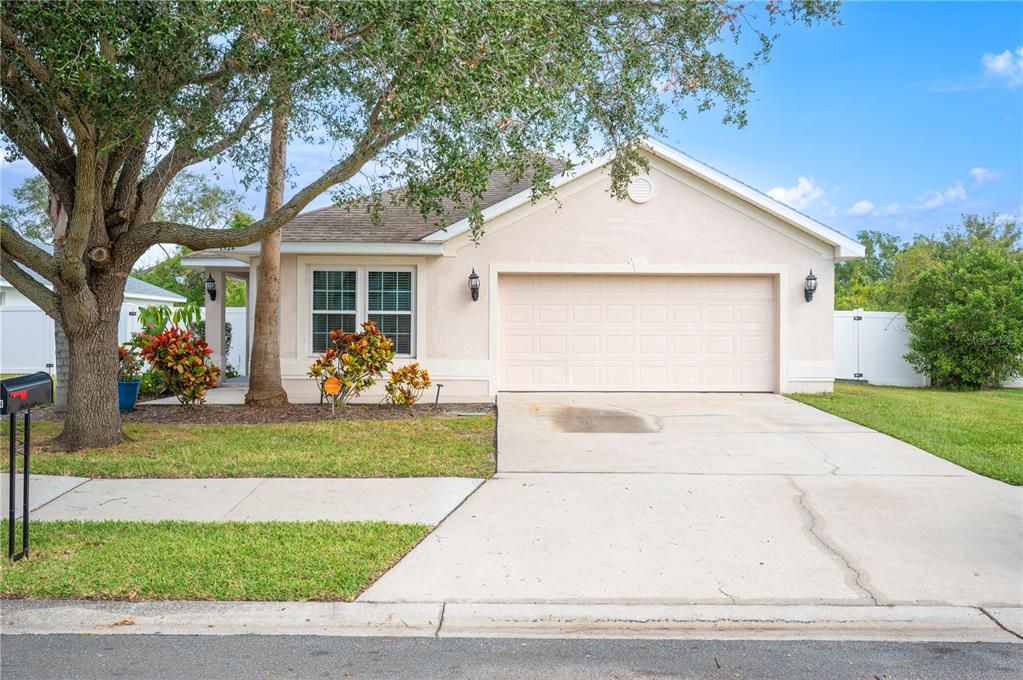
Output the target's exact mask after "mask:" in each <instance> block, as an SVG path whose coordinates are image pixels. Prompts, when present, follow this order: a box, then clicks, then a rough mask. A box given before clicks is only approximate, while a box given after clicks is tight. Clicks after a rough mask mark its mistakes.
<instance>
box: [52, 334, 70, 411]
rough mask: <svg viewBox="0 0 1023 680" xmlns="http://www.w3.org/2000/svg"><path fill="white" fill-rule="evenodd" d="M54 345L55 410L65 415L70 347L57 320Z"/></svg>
mask: <svg viewBox="0 0 1023 680" xmlns="http://www.w3.org/2000/svg"><path fill="white" fill-rule="evenodd" d="M53 345H54V349H55V351H54V357H53V361H54V363H55V364H56V365H55V366H54V367H53V371H54V374H55V375H54V385H53V410H54V411H56V412H58V413H63V412H64V411H66V410H67V386H68V345H67V336H66V335H65V334H64V327H63V326H61V325H60V321H58V320H56V319H55V320H54V322H53Z"/></svg>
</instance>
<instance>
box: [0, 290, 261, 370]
mask: <svg viewBox="0 0 1023 680" xmlns="http://www.w3.org/2000/svg"><path fill="white" fill-rule="evenodd" d="M140 306H141V305H137V304H134V303H131V302H125V303H124V304H123V305H122V306H121V319H120V321H119V322H118V324H117V339H118V342H121V343H123V342H126V341H127V340H128V339H129V338H130V337H131V336H132V334H133V333H136V332H138V330H139V321H138V311H139V307H140ZM225 311H226V315H227V321H228V323H230V324H231V330H232V334H233V336H234V337H233V338H232V341H231V352H230V354H229V355H228V357H229V360H230V362H231V365H232V366H234V367H235V368H237V369H238V370H239V371H240V372H241V373H242V374H245V373H246V368H247V367H248V363H247V359H246V357H247V356H248V353H247V348H246V342H247V340H248V338H247V334H246V332H245V308H244V307H228V308H227V309H226V310H225ZM55 354H56V348H55V345H54V339H53V319H51V318H50V317H48V316H47V315H46V313H45V312H43V310H41V309H39V308H38V307H36V306H35V305H25V306H14V305H5V306H3V307H0V373H5V374H7V373H32V372H34V371H47V372H50V373H52V372H53V367H54V363H55Z"/></svg>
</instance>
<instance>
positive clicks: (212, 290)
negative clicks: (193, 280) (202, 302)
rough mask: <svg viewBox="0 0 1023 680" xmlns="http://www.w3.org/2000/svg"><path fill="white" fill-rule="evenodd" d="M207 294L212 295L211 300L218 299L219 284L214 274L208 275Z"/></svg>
mask: <svg viewBox="0 0 1023 680" xmlns="http://www.w3.org/2000/svg"><path fill="white" fill-rule="evenodd" d="M206 292H207V293H209V294H210V300H216V299H217V282H216V281H214V280H213V274H207V275H206Z"/></svg>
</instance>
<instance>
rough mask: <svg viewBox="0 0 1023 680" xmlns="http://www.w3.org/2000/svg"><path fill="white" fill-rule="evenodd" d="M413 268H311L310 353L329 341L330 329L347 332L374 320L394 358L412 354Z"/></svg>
mask: <svg viewBox="0 0 1023 680" xmlns="http://www.w3.org/2000/svg"><path fill="white" fill-rule="evenodd" d="M415 278H416V277H415V268H414V267H384V266H379V267H374V266H372V265H370V266H365V267H362V266H360V267H344V266H341V267H335V268H315V269H313V271H312V307H311V309H312V334H311V337H312V352H313V354H321V353H323V352H325V351H326V350H327V347H328V346H329V345H330V331H333V330H339V329H340V330H344V331H345V332H346V333H352V332H354V331H356V330H358V329H359V327H360V325H361V324H362V323H363V322H364V321H374V322H376V325H377V328H379V329H380V330H381V331H382V332H383V333H384V335H386V336H387V337H389V338H390V339H391V340H392V341H394V350H395V352H396V353H397V354H398V355H399V356H415V354H416V337H415V309H416V307H415Z"/></svg>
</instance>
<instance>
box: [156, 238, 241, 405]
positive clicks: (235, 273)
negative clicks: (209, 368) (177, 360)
mask: <svg viewBox="0 0 1023 680" xmlns="http://www.w3.org/2000/svg"><path fill="white" fill-rule="evenodd" d="M248 258H249V256H248V255H241V254H235V253H234V252H231V251H208V252H200V253H189V254H188V255H185V256H183V257H182V258H181V264H182V265H183V266H185V267H189V268H191V269H195V270H197V271H198V272H200V274H201V275H202V277H203V279H204V280H205V282H206V295H205V296H204V297H203V300H204V302H205V304H204V318H205V321H206V343H207V344H208V345H209V346H210V349H212V350H213V354H211V355H210V361H212V362H213V363H214V364H215V365H216V366H217V367H218V368H220V374H221V384H222V385H224V386H228V387H231V388H232V389H235V390H237V389H241V391H242V395H243V396H244V392H245V388H244V387H242V388H238V387H237V386H238V385H242V384H245V385H247V383H248V379H247V377H246V376H248V374H249V355H250V353H251V347H252V324H253V318H254V313H255V311H254V307H255V303H256V275H255V267H250V264H249V260H248ZM230 281H241V282H243V283H244V284H245V304H244V306H242V307H235V306H232V307H228V306H227V304H228V299H227V298H228V295H227V293H228V283H229V282H230ZM229 325H230V331H229V330H228V328H229ZM229 366H230V367H231V368H233V369H234V372H236V373H237V375H233V374H234V372H232V376H230V377H229V376H228V373H229V371H228V367H229ZM239 378H242V379H244V381H243V382H239V381H238V379H239ZM158 401H162V400H158ZM211 403H215V402H211ZM222 403H226V404H232V403H241V402H234V401H225V402H222Z"/></svg>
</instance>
